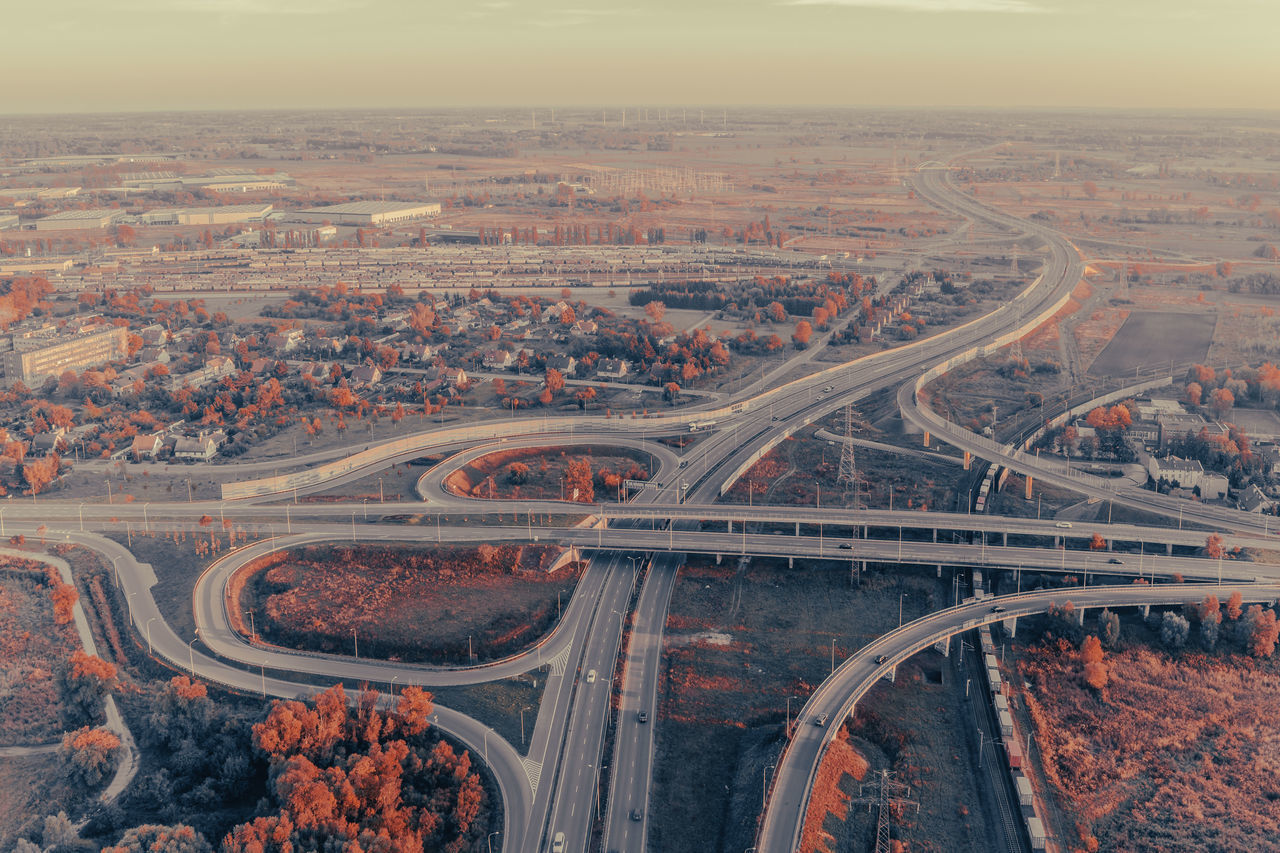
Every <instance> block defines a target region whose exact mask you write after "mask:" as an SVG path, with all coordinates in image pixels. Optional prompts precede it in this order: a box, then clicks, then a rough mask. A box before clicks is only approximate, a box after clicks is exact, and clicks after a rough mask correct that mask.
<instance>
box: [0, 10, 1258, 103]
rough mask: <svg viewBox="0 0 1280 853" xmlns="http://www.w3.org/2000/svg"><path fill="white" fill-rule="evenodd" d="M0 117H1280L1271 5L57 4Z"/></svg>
mask: <svg viewBox="0 0 1280 853" xmlns="http://www.w3.org/2000/svg"><path fill="white" fill-rule="evenodd" d="M9 23H10V29H9V32H10V38H9V43H10V45H11V52H10V61H11V64H12V65H13V66H14V67H18V68H22V69H25V70H28V71H30V72H31V73H30V74H28V75H24V76H25V77H26V79H27V80H28V81H29V82H28V83H27V85H24V86H16V87H11V88H10V90H9V92H8V93H7V94H6V96H5V97H4V98H2V99H0V113H3V114H25V113H38V114H49V113H82V112H95V113H102V112H132V111H145V112H153V111H169V110H196V111H204V110H260V109H318V108H322V109H342V108H368V109H432V108H448V107H465V106H472V107H499V108H500V107H515V106H526V107H527V106H530V105H536V106H561V105H583V104H591V103H599V104H606V103H607V104H619V105H621V104H626V105H630V104H662V105H664V106H665V105H672V106H680V105H712V104H714V105H721V104H724V105H762V106H797V107H807V106H814V107H840V106H849V107H853V106H857V107H864V108H865V107H871V108H882V107H920V108H938V107H948V106H949V107H965V108H973V109H1027V110H1034V109H1050V110H1052V109H1064V110H1075V109H1100V108H1101V109H1135V108H1137V109H1151V110H1168V109H1178V110H1199V109H1205V110H1223V109H1225V110H1259V111H1270V110H1276V109H1280V90H1277V89H1276V87H1275V86H1274V80H1275V79H1277V72H1280V60H1278V59H1277V58H1276V54H1275V52H1274V49H1273V45H1272V44H1271V41H1272V40H1273V37H1274V33H1276V32H1277V31H1280V7H1278V6H1276V5H1275V4H1269V3H1267V2H1265V0H1223V2H1221V3H1218V4H1216V5H1215V7H1214V8H1213V9H1212V10H1210V9H1208V8H1206V7H1205V6H1204V5H1203V4H1201V3H1189V2H1173V3H1161V2H1157V0H1131V2H1126V3H1125V4H1124V5H1123V8H1119V9H1117V8H1114V6H1113V4H1110V3H1108V2H1105V0H1078V2H1070V0H744V2H741V3H732V2H728V0H702V2H696V3H693V4H688V3H686V4H677V3H675V2H673V0H655V2H650V3H648V4H638V3H629V4H624V3H621V2H608V3H593V4H577V5H545V4H543V5H535V4H533V3H526V2H518V0H490V2H480V3H476V4H473V5H469V6H463V7H456V6H446V5H444V4H440V3H437V2H426V3H412V2H408V0H120V2H113V3H109V4H94V3H90V2H88V0H51V2H50V3H48V4H45V5H43V6H41V7H31V6H22V7H19V8H17V9H15V10H12V11H11V13H10V15H9Z"/></svg>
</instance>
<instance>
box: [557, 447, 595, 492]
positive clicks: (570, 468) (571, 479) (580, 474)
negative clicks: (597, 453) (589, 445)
mask: <svg viewBox="0 0 1280 853" xmlns="http://www.w3.org/2000/svg"><path fill="white" fill-rule="evenodd" d="M564 492H565V497H567V498H568V499H569V500H571V501H578V502H579V503H591V502H593V501H594V500H595V499H596V492H595V486H594V484H593V481H592V477H591V462H590V461H589V460H587V459H584V458H582V457H578V458H576V459H570V460H569V464H568V465H566V466H565V474H564Z"/></svg>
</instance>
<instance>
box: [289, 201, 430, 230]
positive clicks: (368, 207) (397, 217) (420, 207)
mask: <svg viewBox="0 0 1280 853" xmlns="http://www.w3.org/2000/svg"><path fill="white" fill-rule="evenodd" d="M439 215H440V203H439V202H425V203H424V202H416V203H409V202H403V201H353V202H350V203H348V204H333V205H329V206H328V207H312V208H309V209H307V210H299V211H296V212H294V213H290V214H289V216H288V218H289V219H290V220H293V221H296V222H320V223H330V224H333V225H363V226H367V227H371V228H377V227H381V226H384V225H395V224H397V223H400V222H411V221H413V220H414V219H426V218H428V217H432V216H439Z"/></svg>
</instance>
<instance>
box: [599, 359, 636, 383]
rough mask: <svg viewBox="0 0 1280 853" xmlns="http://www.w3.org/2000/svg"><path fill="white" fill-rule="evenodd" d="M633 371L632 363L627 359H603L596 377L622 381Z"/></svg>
mask: <svg viewBox="0 0 1280 853" xmlns="http://www.w3.org/2000/svg"><path fill="white" fill-rule="evenodd" d="M630 370H631V363H630V362H629V361H627V360H626V359H625V358H603V359H601V360H600V365H599V367H597V368H596V375H597V376H600V377H601V378H603V379H622V378H624V377H625V376H626V375H627V373H628V372H629V371H630Z"/></svg>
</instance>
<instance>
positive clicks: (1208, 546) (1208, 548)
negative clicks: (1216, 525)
mask: <svg viewBox="0 0 1280 853" xmlns="http://www.w3.org/2000/svg"><path fill="white" fill-rule="evenodd" d="M1226 552H1227V551H1226V548H1225V547H1224V546H1223V544H1222V537H1221V536H1219V535H1218V534H1217V533H1210V534H1209V537H1208V538H1207V539H1205V540H1204V554H1205V556H1206V557H1208V558H1209V559H1211V560H1217V559H1219V558H1221V557H1223V556H1224V555H1225V554H1226Z"/></svg>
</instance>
